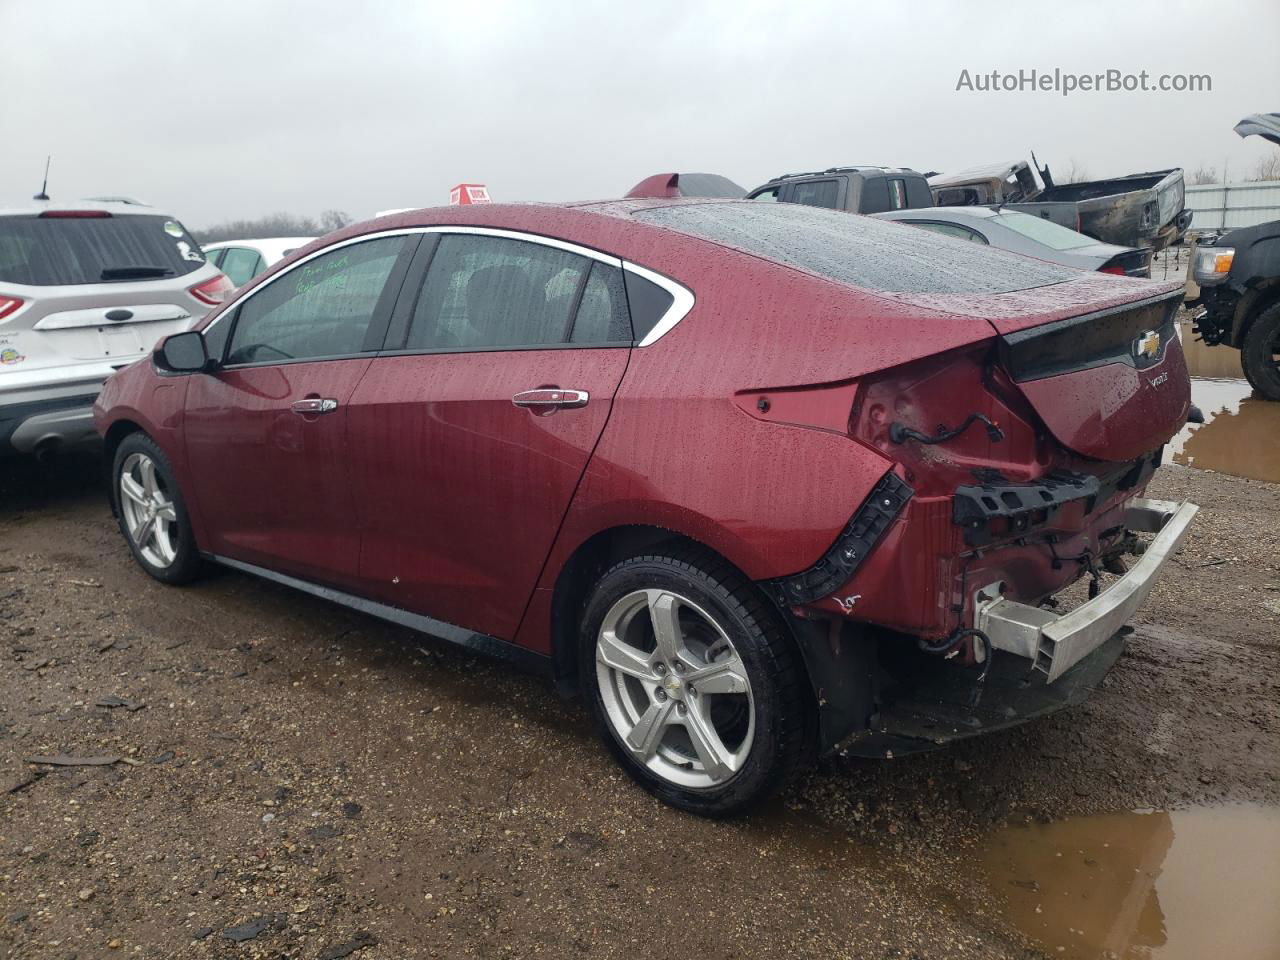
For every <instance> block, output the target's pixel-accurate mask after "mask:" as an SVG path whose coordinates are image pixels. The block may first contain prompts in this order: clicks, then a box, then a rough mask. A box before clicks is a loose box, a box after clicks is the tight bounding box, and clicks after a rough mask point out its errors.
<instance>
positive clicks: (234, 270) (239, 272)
mask: <svg viewBox="0 0 1280 960" xmlns="http://www.w3.org/2000/svg"><path fill="white" fill-rule="evenodd" d="M261 260H262V258H261V257H260V256H258V251H256V250H250V249H249V248H248V247H228V248H227V249H226V252H225V253H224V254H223V255H222V262H221V264H220V266H221V268H222V272H223V273H225V274H226V275H227V279H228V280H230V281H231V282H232V283H233V284H235V285H236V286H237V287H243V286H244V285H245V284H246V283H248V282H249V281H250V280H252V279H253V278H254V277H255V276H256V273H255V269H256V267H257V265H258V263H259V261H261Z"/></svg>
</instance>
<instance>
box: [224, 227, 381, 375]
mask: <svg viewBox="0 0 1280 960" xmlns="http://www.w3.org/2000/svg"><path fill="white" fill-rule="evenodd" d="M403 246H404V237H382V238H381V239H378V240H366V241H364V242H363V243H355V244H352V245H350V246H346V247H340V248H339V249H337V250H332V251H330V252H328V253H325V254H321V255H320V256H318V257H316V258H314V259H312V260H308V261H307V262H306V263H303V264H299V265H298V266H296V267H294V268H293V269H291V270H289V271H287V272H286V273H283V274H281V275H280V276H279V277H277V278H276V279H275V280H274V281H273V282H272V283H270V284H269V285H268V286H266V287H264V288H262V290H261V292H259V293H255V294H253V295H252V296H250V297H249V299H247V300H246V301H245V302H244V304H243V305H242V306H241V307H240V308H239V310H238V316H237V318H236V321H235V330H234V331H233V332H232V335H231V344H230V349H229V350H228V352H227V359H226V362H227V363H228V364H237V363H269V362H282V361H287V360H312V359H320V358H323V357H343V356H351V355H352V354H356V353H360V352H361V351H362V350H363V348H364V341H365V334H366V333H367V332H368V330H369V324H370V322H371V321H372V319H373V315H374V313H375V311H376V310H377V307H378V301H379V299H380V297H381V296H382V292H383V287H384V286H385V285H386V282H387V277H388V276H390V274H391V270H392V268H393V267H394V266H395V263H396V258H397V257H398V256H399V255H400V251H401V249H402V248H403ZM224 266H225V264H224Z"/></svg>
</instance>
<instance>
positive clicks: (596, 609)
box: [579, 547, 817, 817]
mask: <svg viewBox="0 0 1280 960" xmlns="http://www.w3.org/2000/svg"><path fill="white" fill-rule="evenodd" d="M655 589H656V590H663V591H667V590H669V591H671V592H672V593H675V594H678V595H680V596H681V597H683V598H687V599H688V600H690V601H692V602H693V604H696V606H697V607H699V608H701V609H700V610H699V611H698V612H699V613H701V614H705V615H709V616H710V617H711V618H712V619H713V620H714V623H715V625H716V626H717V627H718V628H719V629H720V630H721V631H723V633H724V635H725V636H726V637H727V638H728V639H729V641H730V643H731V645H732V649H731V651H729V655H731V654H732V653H736V654H737V656H738V659H739V660H740V661H741V665H742V666H743V668H745V673H746V677H747V679H748V681H749V684H750V691H751V693H750V702H751V703H752V704H753V705H754V706H753V709H754V735H753V737H752V738H751V740H750V745H749V747H743V748H742V749H743V752H744V757H745V759H743V760H742V762H741V766H740V767H739V768H738V769H737V770H736V772H734V773H732V774H731V775H730V776H729V779H727V780H726V781H725V782H723V783H719V784H713V785H709V786H702V787H698V788H692V787H689V786H686V785H681V784H678V783H673V782H672V781H671V780H669V779H667V778H665V777H663V776H660V775H659V774H657V773H655V772H654V771H653V770H652V769H650V768H649V767H648V766H646V765H645V764H644V763H642V762H641V761H640V760H639V759H637V758H636V756H634V755H633V754H632V752H631V751H630V750H629V749H628V748H627V747H625V746H624V744H623V741H622V734H621V733H620V732H619V731H618V729H617V728H616V726H615V723H614V722H613V721H612V720H611V719H610V716H609V712H608V708H607V707H606V705H605V702H604V694H603V693H602V689H601V682H600V681H599V679H598V676H597V662H596V643H597V638H598V637H599V635H600V630H601V627H602V625H603V623H604V621H605V617H606V615H608V614H609V613H610V611H611V610H613V609H614V608H615V604H620V603H622V602H624V599H625V598H627V597H629V596H633V595H634V594H635V593H636V592H637V591H640V590H655ZM580 622H581V633H580V655H581V659H580V662H579V667H580V676H581V679H582V686H583V690H584V694H585V697H586V699H587V703H588V706H589V708H590V710H591V714H592V718H593V720H594V722H595V726H596V729H597V732H598V733H599V734H600V736H601V738H602V739H603V740H604V742H605V744H606V745H607V746H608V748H609V750H610V751H611V752H612V753H613V755H614V757H615V759H617V761H618V763H619V764H621V765H622V767H623V769H625V770H626V771H627V773H628V774H630V775H631V777H632V778H633V779H635V780H636V781H637V782H638V783H639V784H640V785H641V786H643V787H644V788H645V789H647V790H649V791H650V792H651V793H653V794H654V795H655V796H657V797H658V798H659V799H661V800H662V801H664V802H665V803H668V804H670V805H671V806H674V807H678V808H680V809H682V810H687V811H689V812H691V813H696V814H700V815H702V816H708V817H727V816H733V815H735V814H740V813H743V812H745V811H747V810H749V809H750V808H752V807H754V806H756V805H757V804H759V803H761V802H762V801H764V800H765V799H767V798H768V797H770V796H772V795H773V794H775V793H777V792H778V791H779V790H780V789H782V788H783V787H784V786H785V785H786V784H787V783H788V782H790V781H791V780H792V779H793V778H794V777H796V776H797V775H798V774H799V773H801V772H803V771H805V770H806V769H808V768H809V767H810V766H811V765H812V763H813V761H814V749H815V746H816V742H817V736H816V724H815V723H814V717H815V711H814V709H813V704H812V694H811V693H810V692H809V688H808V683H807V678H806V676H805V673H804V670H803V667H802V665H801V663H800V659H799V654H798V652H797V650H796V649H795V645H794V643H793V642H792V640H791V638H790V637H789V636H788V635H787V633H786V629H785V627H784V625H783V624H782V623H781V621H780V619H779V616H778V614H777V611H776V610H774V609H773V608H772V607H771V606H770V605H769V604H768V602H767V600H766V599H765V598H764V597H762V596H761V595H760V593H759V591H758V589H757V588H756V587H755V586H754V585H753V584H752V583H751V582H750V581H749V580H747V579H746V578H745V577H744V576H743V575H742V574H741V573H739V572H738V571H737V570H736V569H735V568H734V567H732V566H731V565H730V564H729V563H727V562H726V561H724V560H722V559H720V558H719V557H716V556H715V555H714V554H711V553H710V552H708V551H705V550H702V549H699V548H696V547H689V548H674V549H672V550H671V551H669V552H666V551H664V552H660V553H653V554H649V555H645V556H638V557H632V558H630V559H628V560H624V561H622V562H620V563H618V564H616V565H614V566H613V567H611V568H609V569H608V570H606V571H605V572H604V573H603V574H602V575H601V576H600V578H599V580H598V581H597V582H596V584H595V586H594V588H593V589H592V591H591V594H590V596H589V597H588V599H587V602H586V606H585V609H584V611H583V616H582V618H581V621H580ZM637 689H639V688H637ZM655 694H656V692H655ZM693 695H694V694H690V696H693ZM672 696H673V698H674V696H676V695H675V694H673V695H672ZM641 699H643V697H642V698H641ZM663 699H664V700H665V699H666V697H665V695H663ZM698 699H699V700H703V699H705V698H701V697H699V698H698ZM743 699H746V698H743ZM655 702H656V701H655ZM695 702H697V701H695V700H694V699H689V700H688V702H687V706H688V709H697V708H696V707H694V706H693V704H694V703H695ZM721 702H722V703H723V699H722V701H721ZM650 706H651V705H650ZM680 707H681V716H685V715H686V713H685V711H686V704H683V703H682V704H680ZM707 709H708V710H710V709H712V708H710V707H708V708H707ZM749 709H750V708H749ZM678 722H679V721H677V723H678ZM685 729H686V730H687V729H688V727H687V726H686V727H685ZM676 736H677V737H678V736H679V730H678V728H677V729H676ZM742 742H743V743H746V740H745V738H744V739H743V741H742ZM668 749H669V748H668ZM690 766H691V767H692V766H693V765H692V764H691V765H690Z"/></svg>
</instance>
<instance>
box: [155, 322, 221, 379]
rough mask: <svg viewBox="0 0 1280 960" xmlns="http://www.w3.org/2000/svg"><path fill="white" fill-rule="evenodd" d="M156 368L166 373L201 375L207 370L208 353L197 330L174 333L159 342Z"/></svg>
mask: <svg viewBox="0 0 1280 960" xmlns="http://www.w3.org/2000/svg"><path fill="white" fill-rule="evenodd" d="M156 366H157V367H159V368H160V369H161V370H163V371H165V372H166V373H203V372H204V371H205V370H208V369H209V352H208V351H207V350H206V349H205V346H204V335H203V334H201V333H200V331H199V330H187V331H185V332H183V333H175V334H173V335H172V336H168V337H165V338H164V339H163V340H161V341H160V346H159V347H157V348H156Z"/></svg>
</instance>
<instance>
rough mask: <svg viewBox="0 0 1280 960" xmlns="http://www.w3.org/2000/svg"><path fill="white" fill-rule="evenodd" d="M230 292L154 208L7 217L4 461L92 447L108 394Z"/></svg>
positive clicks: (1, 395)
mask: <svg viewBox="0 0 1280 960" xmlns="http://www.w3.org/2000/svg"><path fill="white" fill-rule="evenodd" d="M231 291H232V285H231V283H230V281H228V280H227V278H226V277H225V276H224V275H223V274H222V273H221V272H220V271H219V270H218V269H217V268H216V267H214V266H212V265H211V264H209V263H207V262H206V260H205V257H204V254H203V253H202V252H201V250H200V246H199V244H197V243H196V242H195V241H194V240H193V239H192V238H191V237H190V235H189V234H188V233H187V231H186V229H185V228H184V227H183V226H182V224H181V223H179V222H178V221H177V220H175V219H174V218H172V217H170V216H167V215H166V214H163V213H159V212H157V211H156V210H154V209H153V208H151V207H148V206H145V205H142V204H137V203H132V202H119V201H90V200H83V201H77V202H75V203H67V204H63V203H51V202H47V201H45V202H36V203H32V204H31V205H30V206H27V207H21V208H14V209H0V456H3V455H4V454H6V453H14V452H17V453H40V454H42V453H47V452H50V451H52V450H54V449H56V448H58V447H61V446H70V445H73V444H79V443H85V442H92V441H93V440H95V439H96V437H97V434H96V432H95V430H94V427H93V418H92V413H91V408H92V405H93V401H94V399H95V398H96V397H97V395H98V390H99V388H100V387H101V386H102V382H103V381H104V380H105V379H106V378H107V377H109V376H111V374H112V373H114V372H115V371H116V370H119V369H120V368H121V367H124V366H127V365H128V364H130V363H133V362H134V361H135V360H137V359H138V358H140V357H143V356H145V355H146V354H147V353H148V352H149V351H150V350H151V349H152V347H154V346H155V344H156V341H158V340H160V339H161V338H163V337H166V336H168V335H169V334H171V333H178V332H179V331H182V330H186V329H189V328H190V327H191V326H192V324H194V323H195V322H196V321H197V320H199V319H200V318H202V317H203V316H204V315H205V314H206V313H208V312H209V310H210V309H212V308H213V307H215V306H217V305H218V304H220V303H221V302H222V301H223V300H224V299H225V298H226V297H227V296H228V295H229V294H230V293H231Z"/></svg>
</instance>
